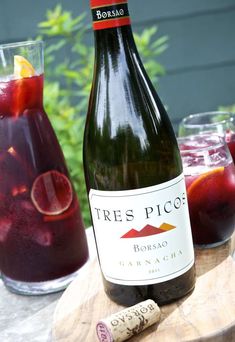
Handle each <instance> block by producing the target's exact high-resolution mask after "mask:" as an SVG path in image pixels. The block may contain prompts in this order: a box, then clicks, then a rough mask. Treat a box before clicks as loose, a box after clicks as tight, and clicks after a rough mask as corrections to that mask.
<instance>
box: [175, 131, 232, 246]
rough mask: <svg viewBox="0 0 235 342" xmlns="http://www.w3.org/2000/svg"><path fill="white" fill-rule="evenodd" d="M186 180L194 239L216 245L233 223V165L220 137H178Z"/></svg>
mask: <svg viewBox="0 0 235 342" xmlns="http://www.w3.org/2000/svg"><path fill="white" fill-rule="evenodd" d="M178 144H179V148H180V153H181V157H182V161H183V170H184V175H185V181H186V189H187V197H188V205H189V213H190V221H191V227H192V235H193V242H194V244H195V245H196V246H199V247H215V246H218V245H220V244H223V243H224V242H226V241H227V240H228V239H229V238H230V237H231V235H232V234H233V231H234V226H235V166H234V163H233V162H232V158H231V154H230V152H229V150H228V147H227V144H226V143H225V141H224V138H223V137H220V136H218V135H211V134H200V135H195V136H187V137H181V138H178Z"/></svg>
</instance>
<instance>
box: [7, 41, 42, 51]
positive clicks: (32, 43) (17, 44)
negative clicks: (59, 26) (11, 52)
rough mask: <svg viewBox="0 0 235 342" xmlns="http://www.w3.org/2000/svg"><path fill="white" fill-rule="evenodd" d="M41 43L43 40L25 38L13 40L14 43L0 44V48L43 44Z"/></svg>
mask: <svg viewBox="0 0 235 342" xmlns="http://www.w3.org/2000/svg"><path fill="white" fill-rule="evenodd" d="M43 44H44V42H43V41H42V40H25V41H20V42H14V43H5V44H0V50H6V49H14V48H18V47H27V46H33V45H35V46H36V45H39V46H43Z"/></svg>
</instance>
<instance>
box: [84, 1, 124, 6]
mask: <svg viewBox="0 0 235 342" xmlns="http://www.w3.org/2000/svg"><path fill="white" fill-rule="evenodd" d="M126 3H127V0H90V6H91V8H96V7H103V6H112V5H118V4H126Z"/></svg>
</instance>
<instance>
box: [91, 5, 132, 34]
mask: <svg viewBox="0 0 235 342" xmlns="http://www.w3.org/2000/svg"><path fill="white" fill-rule="evenodd" d="M91 10H92V17H93V29H94V30H103V29H107V28H113V27H119V26H125V25H130V17H129V12H128V7H127V0H91Z"/></svg>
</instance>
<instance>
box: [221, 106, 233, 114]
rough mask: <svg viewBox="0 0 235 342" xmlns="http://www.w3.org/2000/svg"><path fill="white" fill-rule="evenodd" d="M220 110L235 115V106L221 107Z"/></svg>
mask: <svg viewBox="0 0 235 342" xmlns="http://www.w3.org/2000/svg"><path fill="white" fill-rule="evenodd" d="M218 110H219V111H221V112H229V113H235V104H232V105H230V106H220V107H219V108H218Z"/></svg>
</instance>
